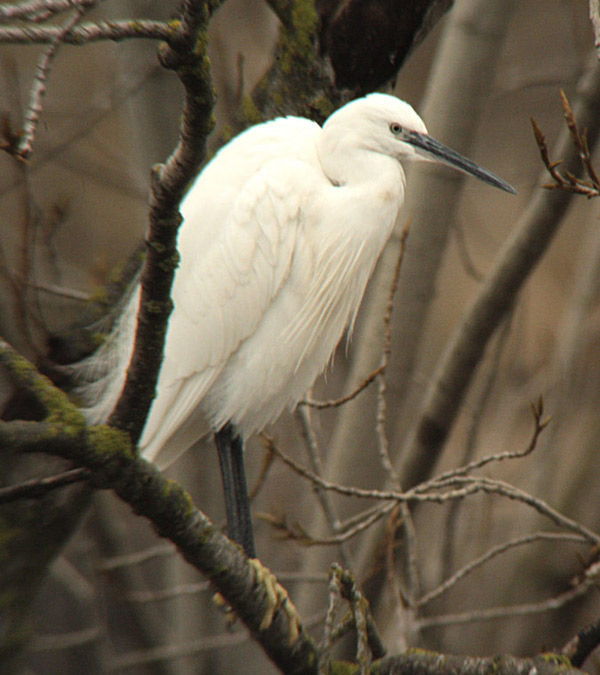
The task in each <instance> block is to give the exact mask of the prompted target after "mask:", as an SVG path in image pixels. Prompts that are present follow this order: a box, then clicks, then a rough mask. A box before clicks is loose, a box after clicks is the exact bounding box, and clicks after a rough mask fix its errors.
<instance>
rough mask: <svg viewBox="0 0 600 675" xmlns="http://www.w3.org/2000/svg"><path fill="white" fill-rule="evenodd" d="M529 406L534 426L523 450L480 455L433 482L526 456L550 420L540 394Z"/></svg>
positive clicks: (424, 484) (422, 486)
mask: <svg viewBox="0 0 600 675" xmlns="http://www.w3.org/2000/svg"><path fill="white" fill-rule="evenodd" d="M530 407H531V412H532V415H533V420H534V428H533V431H532V434H531V440H530V441H529V443H528V445H527V447H526V448H525V449H524V450H517V451H514V452H501V453H498V454H496V455H488V456H486V457H482V458H481V459H477V460H475V461H473V462H469V463H468V464H465V465H464V466H459V467H458V468H456V469H451V470H450V471H447V472H445V473H442V474H440V475H439V476H436V477H435V478H434V479H433V482H434V483H439V482H442V481H445V480H446V479H448V478H453V477H454V476H464V475H466V474H468V473H471V472H472V471H474V470H475V469H481V468H482V467H484V466H485V465H486V464H490V463H491V462H502V461H504V460H507V459H521V458H523V457H527V455H530V454H531V453H532V452H533V451H534V450H535V448H536V445H537V442H538V439H539V437H540V434H541V433H542V431H543V430H544V429H545V428H546V427H547V426H548V424H549V423H550V421H551V418H550V417H543V415H544V401H543V399H542V397H541V396H540V397H539V399H538V402H537V403H531V404H530ZM430 482H432V481H427V482H426V483H422V484H421V485H420V486H419V488H418V489H419V490H423V489H428V486H429V484H430Z"/></svg>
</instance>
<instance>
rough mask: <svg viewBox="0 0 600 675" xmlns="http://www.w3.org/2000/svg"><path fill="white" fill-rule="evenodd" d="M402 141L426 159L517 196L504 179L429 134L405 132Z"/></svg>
mask: <svg viewBox="0 0 600 675" xmlns="http://www.w3.org/2000/svg"><path fill="white" fill-rule="evenodd" d="M402 140H404V141H405V142H406V143H410V144H411V145H413V146H414V147H415V148H418V149H419V151H420V152H419V154H420V155H421V156H424V157H425V158H426V159H429V160H431V161H436V162H441V163H442V164H447V165H448V166H451V167H452V168H453V169H458V170H459V171H463V172H464V173H468V174H470V175H471V176H475V178H479V180H482V181H483V182H484V183H487V184H488V185H493V186H494V187H497V188H500V189H501V190H505V191H506V192H511V193H512V194H517V191H516V190H515V189H514V187H513V186H512V185H509V184H508V183H507V182H506V181H504V180H502V178H499V177H498V176H496V175H495V174H493V173H492V172H491V171H488V170H487V169H484V168H483V167H481V166H479V165H478V164H475V162H472V161H471V160H470V159H467V158H466V157H463V156H462V155H460V154H459V153H458V152H455V151H454V150H452V148H449V147H448V146H446V145H444V144H443V143H440V142H439V141H436V140H435V138H432V137H431V136H429V135H428V134H421V133H419V132H418V131H404V133H403V134H402Z"/></svg>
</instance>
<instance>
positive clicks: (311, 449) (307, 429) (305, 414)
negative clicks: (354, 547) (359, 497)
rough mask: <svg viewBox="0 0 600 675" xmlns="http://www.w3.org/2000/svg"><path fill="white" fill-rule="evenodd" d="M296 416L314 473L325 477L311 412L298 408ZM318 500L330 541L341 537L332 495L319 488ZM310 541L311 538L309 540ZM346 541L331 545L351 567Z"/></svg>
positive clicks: (304, 408)
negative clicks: (337, 546)
mask: <svg viewBox="0 0 600 675" xmlns="http://www.w3.org/2000/svg"><path fill="white" fill-rule="evenodd" d="M294 416H295V418H296V420H297V421H298V424H299V427H300V433H301V435H302V438H303V440H304V445H305V447H306V451H307V454H308V458H309V461H310V463H311V466H312V469H313V471H314V472H315V473H316V474H317V475H319V476H322V475H323V463H322V462H321V451H320V449H319V446H318V443H317V438H316V436H315V433H314V430H313V427H312V424H311V420H310V411H309V410H308V409H307V408H306V407H304V406H301V407H297V408H296V410H295V412H294ZM315 491H316V494H317V498H318V500H319V503H320V505H321V509H322V511H323V514H324V516H325V518H326V520H327V522H328V524H329V527H330V528H331V531H332V532H333V534H334V536H333V538H330V539H334V540H335V539H337V537H338V536H339V535H340V519H339V517H338V515H337V512H336V508H335V504H334V503H333V500H332V499H331V495H330V494H329V493H328V492H326V491H323V490H321V489H320V488H319V487H316V488H315ZM309 539H310V538H309ZM313 541H314V540H313ZM344 541H345V539H339V541H331V542H330V543H337V544H339V546H340V549H339V552H340V557H341V559H342V562H343V564H344V565H345V566H346V567H350V557H349V556H350V554H349V552H348V550H347V549H346V547H345V546H343V542H344Z"/></svg>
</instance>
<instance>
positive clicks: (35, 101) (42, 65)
mask: <svg viewBox="0 0 600 675" xmlns="http://www.w3.org/2000/svg"><path fill="white" fill-rule="evenodd" d="M93 4H95V3H90V4H85V5H82V6H80V7H77V9H76V11H75V13H74V14H73V16H72V17H71V18H70V19H69V21H67V22H66V23H65V25H64V26H62V27H61V28H60V29H59V31H58V33H57V34H56V36H55V37H54V38H53V40H52V41H51V42H50V44H49V45H48V47H47V48H46V50H45V51H44V53H43V54H42V56H41V58H40V60H39V62H38V64H37V67H36V72H35V78H34V82H33V86H32V89H31V95H30V99H29V105H28V106H27V113H26V114H25V123H24V124H23V130H22V132H21V139H20V141H19V145H18V147H17V150H16V153H15V156H16V157H18V158H19V159H22V160H27V159H29V157H30V156H31V153H32V152H33V142H34V140H35V134H36V131H37V127H38V123H39V120H40V114H41V112H42V109H43V108H42V100H43V98H44V95H45V94H46V82H47V80H48V76H49V75H50V68H51V66H52V62H53V60H54V57H55V56H56V54H57V53H58V50H59V48H60V46H61V44H62V42H63V41H64V38H65V36H66V35H67V33H69V31H70V30H71V29H72V28H73V27H74V26H75V24H76V23H77V22H78V21H79V19H80V18H81V17H82V16H83V14H84V13H85V12H86V11H88V10H89V9H90V8H91V7H92V6H93Z"/></svg>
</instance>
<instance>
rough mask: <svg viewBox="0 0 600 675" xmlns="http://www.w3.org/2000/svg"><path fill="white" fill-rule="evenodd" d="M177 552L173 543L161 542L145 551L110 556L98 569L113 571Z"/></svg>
mask: <svg viewBox="0 0 600 675" xmlns="http://www.w3.org/2000/svg"><path fill="white" fill-rule="evenodd" d="M176 552H177V549H176V548H175V547H174V546H173V545H165V544H159V545H158V546H151V547H150V548H147V549H144V550H143V551H135V552H134V553H126V554H125V555H120V556H115V557H114V558H108V559H107V560H104V561H102V562H101V563H100V564H99V565H98V570H99V571H100V572H111V571H112V570H116V569H118V568H119V567H130V566H131V565H140V564H141V563H145V562H147V561H148V560H154V559H155V558H159V557H164V556H171V555H174V554H175V553H176Z"/></svg>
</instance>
